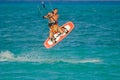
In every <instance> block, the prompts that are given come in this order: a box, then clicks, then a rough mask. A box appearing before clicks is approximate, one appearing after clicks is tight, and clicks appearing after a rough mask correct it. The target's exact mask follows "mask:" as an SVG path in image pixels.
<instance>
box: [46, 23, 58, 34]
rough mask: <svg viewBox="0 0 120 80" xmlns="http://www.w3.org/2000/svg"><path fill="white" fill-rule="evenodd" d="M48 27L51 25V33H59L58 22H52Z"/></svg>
mask: <svg viewBox="0 0 120 80" xmlns="http://www.w3.org/2000/svg"><path fill="white" fill-rule="evenodd" d="M48 25H49V27H50V31H51V32H52V33H57V32H58V22H51V23H49V24H48Z"/></svg>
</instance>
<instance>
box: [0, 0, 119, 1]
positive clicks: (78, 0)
mask: <svg viewBox="0 0 120 80" xmlns="http://www.w3.org/2000/svg"><path fill="white" fill-rule="evenodd" d="M0 1H120V0H0Z"/></svg>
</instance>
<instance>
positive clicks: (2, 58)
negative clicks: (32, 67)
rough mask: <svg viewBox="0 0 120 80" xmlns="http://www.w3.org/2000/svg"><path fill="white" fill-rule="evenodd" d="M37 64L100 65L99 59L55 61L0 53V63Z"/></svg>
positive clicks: (8, 52) (32, 55)
mask: <svg viewBox="0 0 120 80" xmlns="http://www.w3.org/2000/svg"><path fill="white" fill-rule="evenodd" d="M4 61H8V62H38V63H57V62H65V63H71V64H78V63H100V62H102V60H101V59H96V58H91V59H82V60H80V59H57V58H49V59H48V58H44V57H40V56H37V55H35V54H24V55H18V56H14V54H13V53H12V52H10V51H5V52H1V53H0V62H4Z"/></svg>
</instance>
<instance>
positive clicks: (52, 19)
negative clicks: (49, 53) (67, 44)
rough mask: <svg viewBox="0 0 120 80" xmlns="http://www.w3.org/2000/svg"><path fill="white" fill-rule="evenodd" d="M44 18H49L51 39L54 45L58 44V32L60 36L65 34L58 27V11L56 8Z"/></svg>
mask: <svg viewBox="0 0 120 80" xmlns="http://www.w3.org/2000/svg"><path fill="white" fill-rule="evenodd" d="M43 18H47V19H48V20H49V23H48V26H49V28H50V31H49V38H50V39H51V41H52V42H53V43H56V41H55V37H54V34H55V33H57V32H59V33H60V34H61V33H63V31H62V30H61V29H60V27H59V26H58V10H57V9H56V8H55V9H54V10H53V11H52V13H51V12H49V13H48V14H47V15H46V16H43Z"/></svg>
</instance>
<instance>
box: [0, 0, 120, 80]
mask: <svg viewBox="0 0 120 80" xmlns="http://www.w3.org/2000/svg"><path fill="white" fill-rule="evenodd" d="M51 4H52V6H50V4H49V3H47V2H46V9H44V8H42V7H41V5H40V4H39V3H23V2H21V3H14V2H13V3H0V80H120V62H119V61H120V5H119V4H120V2H108V3H106V2H94V3H92V2H89V3H87V2H83V3H81V2H77V3H74V2H72V3H70V2H69V3H66V2H59V5H58V3H54V2H51ZM66 4H67V5H66ZM38 6H39V7H40V10H39V9H38ZM56 7H57V8H58V9H59V16H60V18H59V25H62V24H64V23H66V22H68V21H72V22H73V23H74V24H75V28H74V30H73V31H72V32H71V33H70V34H69V35H68V36H67V37H66V38H65V39H64V40H62V41H61V42H60V43H59V44H57V45H56V46H54V47H53V48H51V49H46V48H45V47H44V45H43V43H44V41H45V40H46V38H47V37H48V35H49V33H48V32H49V28H48V26H47V20H44V19H42V17H41V16H43V15H44V14H46V13H47V12H48V11H50V10H51V9H52V8H56Z"/></svg>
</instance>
